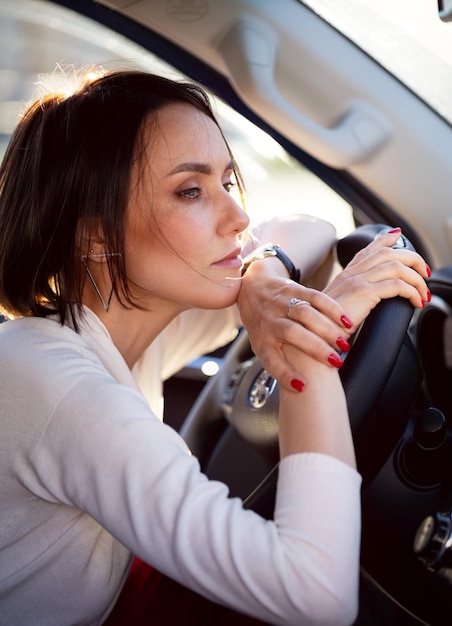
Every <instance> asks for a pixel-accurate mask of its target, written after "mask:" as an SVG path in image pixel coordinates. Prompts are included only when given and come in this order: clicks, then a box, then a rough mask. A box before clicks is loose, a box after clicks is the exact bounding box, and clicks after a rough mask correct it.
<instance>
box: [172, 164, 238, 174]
mask: <svg viewBox="0 0 452 626" xmlns="http://www.w3.org/2000/svg"><path fill="white" fill-rule="evenodd" d="M228 170H234V163H233V162H232V161H229V163H228V164H227V165H226V167H225V168H224V171H225V172H227V171H228ZM180 172H199V173H200V174H211V173H212V168H211V167H210V165H208V164H207V163H196V162H193V163H180V164H179V165H176V167H175V168H173V169H172V170H171V171H170V172H169V173H168V174H167V176H172V175H173V174H179V173H180Z"/></svg>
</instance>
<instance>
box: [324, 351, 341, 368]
mask: <svg viewBox="0 0 452 626" xmlns="http://www.w3.org/2000/svg"><path fill="white" fill-rule="evenodd" d="M328 363H329V364H330V365H332V366H333V367H338V368H339V367H342V366H343V365H344V361H343V360H342V359H341V357H340V356H339V355H338V354H336V353H335V352H332V353H331V354H330V356H329V357H328Z"/></svg>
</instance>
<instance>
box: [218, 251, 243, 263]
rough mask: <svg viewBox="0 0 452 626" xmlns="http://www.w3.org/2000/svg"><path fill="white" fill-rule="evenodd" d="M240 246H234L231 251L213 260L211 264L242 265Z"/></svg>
mask: <svg viewBox="0 0 452 626" xmlns="http://www.w3.org/2000/svg"><path fill="white" fill-rule="evenodd" d="M241 252H242V250H241V248H236V249H235V250H234V251H233V252H231V253H230V254H228V255H226V256H225V257H223V258H222V259H220V260H219V261H215V263H213V265H219V266H221V267H242V257H241V256H240V255H241Z"/></svg>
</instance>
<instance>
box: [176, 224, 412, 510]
mask: <svg viewBox="0 0 452 626" xmlns="http://www.w3.org/2000/svg"><path fill="white" fill-rule="evenodd" d="M389 228H390V227H389V226H385V225H383V224H373V225H366V226H361V227H359V228H357V229H356V231H354V232H353V233H352V234H350V235H348V236H347V237H345V238H344V239H342V240H340V241H339V242H338V244H337V256H338V260H339V262H340V263H341V265H342V266H343V267H344V266H345V265H346V264H347V263H348V262H349V261H350V260H351V259H352V258H353V256H354V255H355V254H356V252H358V251H359V250H360V249H361V248H362V247H364V246H365V245H367V244H368V243H370V241H372V240H373V239H374V238H375V236H376V235H377V234H378V233H380V232H383V231H387V230H389ZM396 246H397V247H406V248H409V249H413V247H412V245H411V244H410V242H409V241H408V240H407V239H406V238H405V237H404V236H401V237H400V239H399V241H398V242H397V244H396ZM412 314H413V307H412V305H411V304H410V303H409V302H408V301H407V300H406V299H404V298H400V297H396V298H393V299H390V300H384V301H382V302H380V303H379V304H378V305H377V306H376V307H375V308H374V309H373V310H372V311H371V313H370V314H369V316H368V317H367V319H366V320H365V322H364V323H363V324H362V326H361V328H360V329H359V330H358V332H357V333H356V334H355V337H354V339H353V343H352V348H351V350H350V352H349V353H348V354H347V355H346V357H345V362H344V365H343V366H342V368H341V370H340V376H341V380H342V383H343V386H344V390H345V394H346V399H347V405H348V410H349V415H350V422H351V427H352V431H353V435H354V438H355V443H356V438H357V437H358V436H359V434H360V433H361V432H362V431H365V429H366V424H367V423H368V420H369V418H370V415H371V414H372V411H373V409H374V407H375V406H376V405H377V402H378V400H379V397H380V395H381V394H382V392H383V390H384V388H385V385H386V384H387V382H388V380H389V377H390V375H391V372H392V370H393V368H394V365H395V363H396V361H397V358H398V355H399V352H400V350H401V346H402V343H403V341H404V338H405V336H406V332H407V329H408V325H409V322H410V320H411V317H412ZM181 435H182V436H183V437H184V439H185V440H186V442H187V444H188V446H189V447H190V449H191V450H192V452H193V454H194V455H196V456H197V457H198V458H199V460H200V463H201V466H202V467H203V470H204V471H205V472H206V473H207V474H208V475H210V476H211V477H213V478H219V479H221V480H223V481H224V482H226V483H227V484H228V485H229V487H230V489H231V491H232V495H239V496H240V497H242V498H243V499H244V504H245V506H249V507H250V508H253V509H255V510H258V511H259V512H260V513H261V514H263V515H265V516H267V517H268V516H270V515H271V513H272V512H273V497H274V488H275V480H276V475H277V465H278V460H279V456H278V386H277V383H276V381H275V380H274V379H273V378H271V376H269V374H268V373H267V372H266V370H264V368H263V367H262V364H261V363H260V361H259V359H258V358H257V357H256V356H255V355H254V354H253V353H252V351H251V348H250V344H249V341H248V337H247V334H246V332H245V331H243V330H242V331H241V332H240V334H239V336H238V337H237V339H236V340H235V341H234V342H233V344H232V345H231V347H230V348H229V350H228V352H227V353H226V355H225V358H224V363H223V366H222V368H221V369H220V371H219V372H218V373H217V374H216V375H215V377H213V378H212V379H210V380H209V381H208V382H207V383H206V385H205V387H204V389H203V390H202V392H201V394H200V395H199V397H198V399H197V401H196V402H195V404H194V405H193V407H192V409H191V411H190V413H189V414H188V416H187V419H186V420H185V422H184V424H183V425H182V428H181ZM242 455H245V456H247V455H248V456H251V457H252V459H251V460H250V462H249V463H248V465H245V466H244V467H242V466H241V465H240V459H241V458H242ZM250 492H251V493H250Z"/></svg>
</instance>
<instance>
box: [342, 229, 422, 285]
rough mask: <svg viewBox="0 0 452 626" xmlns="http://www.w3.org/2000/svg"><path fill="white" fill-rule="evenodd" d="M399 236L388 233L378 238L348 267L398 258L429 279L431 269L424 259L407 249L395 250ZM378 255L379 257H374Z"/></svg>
mask: <svg viewBox="0 0 452 626" xmlns="http://www.w3.org/2000/svg"><path fill="white" fill-rule="evenodd" d="M397 240H398V235H397V234H394V233H392V234H391V233H386V234H383V235H379V236H377V237H376V238H375V239H374V240H373V241H372V242H371V243H370V244H368V245H367V246H366V247H365V248H363V249H362V250H360V251H359V252H358V253H357V254H356V255H355V257H354V258H353V259H352V261H350V263H349V264H348V265H347V268H349V267H356V266H357V265H358V264H361V267H362V264H363V262H364V263H365V267H368V263H378V262H384V260H385V259H389V258H398V259H399V260H400V262H401V263H404V264H405V265H407V266H409V267H412V268H413V269H414V270H415V271H416V272H418V274H419V275H420V276H422V277H423V278H429V277H430V276H431V269H430V267H429V266H428V265H427V263H426V262H425V261H424V259H423V258H422V257H421V256H420V254H418V253H417V252H413V251H412V250H408V249H406V248H393V247H392V246H393V245H394V244H396V242H397ZM374 255H377V256H374Z"/></svg>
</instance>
